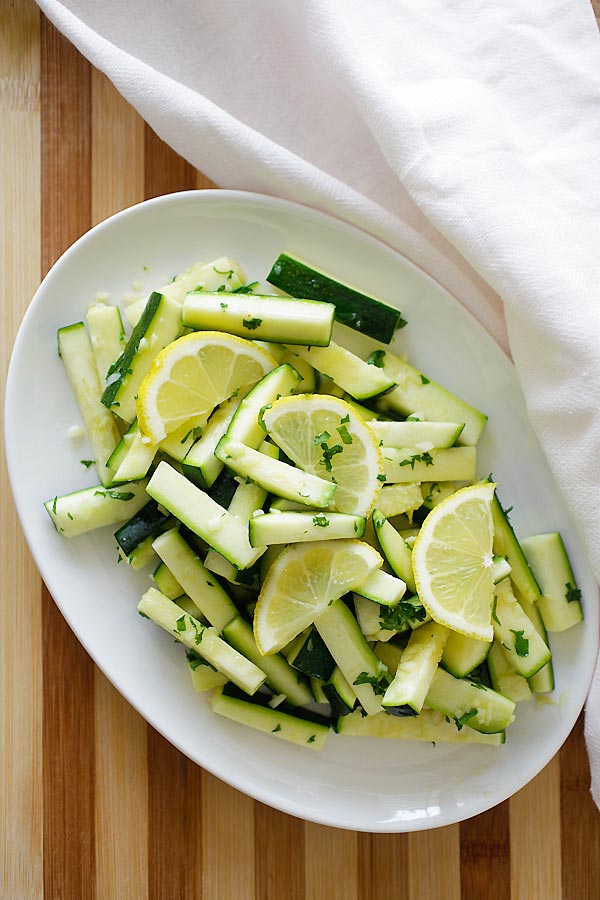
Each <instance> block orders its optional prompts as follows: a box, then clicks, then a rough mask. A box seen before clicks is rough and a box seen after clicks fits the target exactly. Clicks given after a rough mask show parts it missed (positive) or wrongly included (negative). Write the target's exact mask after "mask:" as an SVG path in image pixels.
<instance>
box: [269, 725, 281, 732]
mask: <svg viewBox="0 0 600 900" xmlns="http://www.w3.org/2000/svg"><path fill="white" fill-rule="evenodd" d="M277 731H281V725H280V724H279V722H278V723H277V725H276V726H275V728H272V729H271V734H275V733H276V732H277Z"/></svg>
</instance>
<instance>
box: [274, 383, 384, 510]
mask: <svg viewBox="0 0 600 900" xmlns="http://www.w3.org/2000/svg"><path fill="white" fill-rule="evenodd" d="M263 422H264V424H265V428H266V429H267V431H268V432H269V434H270V435H271V436H272V438H273V439H274V440H275V441H276V443H277V444H278V445H279V446H280V447H281V449H282V450H283V451H284V453H287V455H288V456H289V457H290V459H292V460H293V461H294V462H295V463H296V465H297V466H300V468H301V469H304V471H305V472H310V473H311V475H318V476H319V478H325V479H327V480H329V481H334V482H336V484H337V489H336V492H335V496H334V499H333V502H332V504H331V507H330V508H331V509H332V510H337V512H342V513H351V514H353V515H357V516H368V515H369V513H371V512H372V511H373V509H374V508H375V504H376V502H377V498H378V497H379V494H380V492H381V487H382V483H383V481H384V480H385V479H384V476H383V458H382V456H381V452H380V450H379V441H378V440H377V438H376V437H375V435H374V434H373V432H372V431H371V429H370V428H369V426H368V425H367V424H366V423H365V422H364V421H363V419H362V418H361V417H360V416H359V415H357V413H356V412H355V411H354V410H353V409H352V407H351V406H350V404H349V403H346V401H345V400H340V399H339V398H337V397H331V396H330V395H325V394H299V395H298V396H294V397H282V398H281V399H280V400H277V401H276V402H275V403H274V404H273V406H272V407H271V409H267V410H265V412H264V414H263Z"/></svg>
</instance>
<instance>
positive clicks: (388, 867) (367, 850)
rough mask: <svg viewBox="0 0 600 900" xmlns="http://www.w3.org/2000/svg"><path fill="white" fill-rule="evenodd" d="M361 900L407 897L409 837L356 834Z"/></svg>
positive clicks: (399, 899)
mask: <svg viewBox="0 0 600 900" xmlns="http://www.w3.org/2000/svg"><path fill="white" fill-rule="evenodd" d="M358 862H359V870H358V875H359V888H360V893H359V897H360V900H404V898H405V897H406V898H407V897H408V896H409V894H408V881H409V879H408V835H406V834H359V835H358Z"/></svg>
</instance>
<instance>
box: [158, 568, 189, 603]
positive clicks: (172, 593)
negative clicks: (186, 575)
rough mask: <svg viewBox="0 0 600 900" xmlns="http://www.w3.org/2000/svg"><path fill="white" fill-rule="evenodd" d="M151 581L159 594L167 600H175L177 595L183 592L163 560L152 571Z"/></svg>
mask: <svg viewBox="0 0 600 900" xmlns="http://www.w3.org/2000/svg"><path fill="white" fill-rule="evenodd" d="M152 581H153V582H154V583H155V585H156V587H157V589H158V590H159V591H160V592H161V594H164V595H165V597H168V598H169V600H177V598H178V597H181V596H182V594H185V591H184V589H183V588H182V586H181V585H180V584H179V582H178V581H177V579H176V578H175V576H174V575H173V573H172V572H171V570H170V569H169V567H168V566H167V565H166V564H165V563H164V562H160V563H159V564H158V566H157V567H156V569H155V570H154V572H153V573H152Z"/></svg>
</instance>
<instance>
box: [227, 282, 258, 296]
mask: <svg viewBox="0 0 600 900" xmlns="http://www.w3.org/2000/svg"><path fill="white" fill-rule="evenodd" d="M257 285H258V281H251V282H250V284H243V285H242V286H241V287H239V288H236V289H235V291H232V292H231V293H232V294H251V293H252V292H253V290H254V288H255V287H257Z"/></svg>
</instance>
